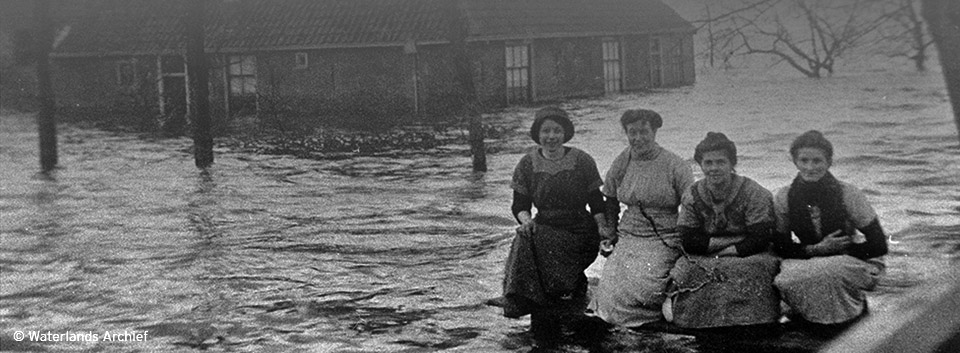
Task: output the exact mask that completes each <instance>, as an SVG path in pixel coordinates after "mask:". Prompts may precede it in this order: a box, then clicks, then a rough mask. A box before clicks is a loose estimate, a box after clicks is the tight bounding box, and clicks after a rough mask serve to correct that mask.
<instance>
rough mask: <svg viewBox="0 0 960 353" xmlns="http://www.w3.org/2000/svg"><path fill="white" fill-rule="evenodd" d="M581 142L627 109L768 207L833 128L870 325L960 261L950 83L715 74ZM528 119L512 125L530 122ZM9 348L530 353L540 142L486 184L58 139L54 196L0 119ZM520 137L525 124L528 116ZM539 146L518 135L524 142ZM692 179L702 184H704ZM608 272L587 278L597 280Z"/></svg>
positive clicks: (369, 165)
mask: <svg viewBox="0 0 960 353" xmlns="http://www.w3.org/2000/svg"><path fill="white" fill-rule="evenodd" d="M563 107H564V108H566V109H569V110H570V111H571V112H572V114H573V115H574V116H575V119H574V120H575V124H576V125H577V128H578V134H577V136H576V137H574V139H573V141H571V145H573V146H576V147H579V148H582V149H584V150H586V151H587V152H588V153H590V154H591V155H593V156H594V157H595V158H596V160H597V162H598V166H599V167H600V169H601V172H605V171H606V169H607V168H608V167H609V165H610V163H611V162H612V160H613V158H614V157H615V156H616V154H617V153H618V152H619V151H620V150H622V149H623V148H624V147H625V146H626V139H625V138H624V137H623V136H622V134H621V132H620V127H619V125H618V123H617V119H618V118H619V113H620V112H622V110H623V109H627V108H632V107H647V108H652V109H655V110H658V111H660V112H661V113H662V114H663V115H664V118H665V122H664V127H663V128H662V129H661V130H660V131H659V133H658V141H659V142H660V143H661V144H662V145H663V146H664V147H666V148H668V149H670V150H672V151H674V152H677V153H678V154H680V155H681V156H684V157H687V158H691V157H692V150H693V146H695V144H696V143H697V142H698V141H699V140H700V139H701V138H702V137H703V136H704V135H705V134H706V132H707V131H722V132H725V133H727V135H728V136H730V138H731V139H732V140H734V141H736V142H737V144H738V148H739V150H740V155H741V158H740V161H741V162H740V165H739V166H738V168H737V170H738V172H739V173H741V174H743V175H747V176H749V177H751V178H753V179H755V180H757V181H759V182H760V183H761V184H762V185H764V186H766V187H768V188H771V189H773V188H776V187H780V186H782V185H785V184H787V183H788V182H789V181H790V179H791V178H792V176H793V175H794V173H795V169H793V166H792V165H791V164H790V162H789V158H788V156H787V147H788V144H789V141H790V140H791V139H792V138H793V137H794V136H796V135H797V134H799V133H800V132H802V131H804V130H806V129H811V128H816V129H820V130H822V131H824V132H825V133H826V135H827V137H828V138H830V139H831V140H832V141H833V142H834V144H835V146H836V151H837V152H836V155H837V158H836V161H835V166H834V168H833V171H834V174H835V175H837V177H838V178H840V179H842V180H848V181H850V182H853V183H855V184H857V185H858V186H860V187H861V188H864V189H865V190H866V191H867V193H868V196H869V197H870V201H871V202H872V203H873V204H874V206H875V207H876V208H877V211H878V213H879V214H880V217H881V221H882V223H883V224H884V226H885V228H886V229H887V231H888V233H889V234H890V235H891V241H892V243H893V245H892V251H891V255H890V256H888V257H887V258H888V260H887V262H888V265H889V267H890V268H889V270H888V274H887V277H886V278H885V279H884V281H883V282H882V283H881V288H880V290H879V291H878V292H877V293H875V294H873V296H872V298H874V302H872V305H873V308H874V309H875V311H879V312H883V311H895V310H899V309H898V308H899V307H900V306H901V305H902V303H904V302H906V301H908V300H909V299H910V298H911V297H912V292H911V291H912V290H914V289H916V288H918V287H919V286H920V285H921V284H925V283H927V282H931V281H937V280H941V279H939V277H938V276H939V274H941V273H943V272H944V271H945V269H946V268H948V267H949V265H950V264H951V263H953V261H952V259H954V258H956V257H957V255H958V254H960V237H958V235H960V187H958V185H960V173H958V168H960V148H958V147H957V145H958V143H957V138H956V133H957V131H956V129H955V127H954V125H953V122H952V120H951V117H950V107H949V104H948V102H947V98H946V95H945V90H944V88H943V83H942V79H941V77H940V76H939V74H934V73H931V74H912V73H876V72H874V73H864V74H859V75H851V76H848V77H834V78H828V79H822V80H819V81H813V80H806V79H799V78H776V77H773V78H771V77H767V78H758V77H756V76H753V75H742V76H720V75H707V76H705V77H702V78H701V82H700V83H698V85H697V86H696V87H686V88H680V89H674V90H664V91H658V92H653V93H649V94H646V95H622V96H617V97H611V98H607V99H594V100H578V101H570V102H566V103H563ZM531 111H532V108H518V109H512V110H508V111H506V112H503V113H502V114H499V115H498V117H497V118H499V119H516V118H518V117H526V116H529V115H530V112H531ZM0 119H2V120H0V146H2V149H0V215H2V216H0V217H2V219H0V340H2V342H3V346H4V347H3V348H4V349H8V348H10V349H14V350H34V351H64V350H74V351H76V350H85V349H89V350H92V351H107V352H112V351H130V350H144V351H157V350H162V351H176V350H182V351H193V350H197V349H207V350H211V351H256V352H263V351H278V352H279V351H311V352H364V351H370V352H372V351H397V352H432V351H441V350H443V351H483V352H489V351H516V350H520V349H522V348H523V347H524V346H525V345H526V344H527V342H526V341H525V340H524V338H523V337H524V335H523V334H522V333H523V332H525V330H526V328H527V325H528V321H525V320H507V319H504V318H502V317H500V315H499V311H498V310H496V308H492V307H487V306H483V305H482V304H481V303H482V302H483V300H484V299H486V298H489V297H494V296H497V295H498V294H499V285H500V280H501V278H502V274H501V267H502V263H503V260H504V258H505V257H506V251H507V247H508V246H509V241H510V238H511V236H512V231H513V227H514V221H513V219H512V216H511V215H510V212H509V202H510V190H509V181H510V176H511V173H512V169H513V167H514V165H515V164H516V163H517V161H518V160H519V158H520V156H521V154H520V153H521V149H520V148H519V147H518V146H527V145H530V143H529V142H530V141H529V139H528V138H527V137H525V135H523V134H522V133H520V134H518V135H517V136H516V137H514V138H513V140H510V141H501V142H498V145H497V147H498V150H500V151H501V152H499V153H497V154H494V155H490V156H489V157H488V158H489V163H490V170H491V171H490V172H488V173H485V174H482V175H475V174H473V173H471V172H470V171H469V170H470V160H469V158H467V157H465V156H461V155H458V154H450V153H427V154H422V155H405V156H403V157H360V158H354V159H345V160H336V161H316V160H305V159H297V158H293V157H286V156H265V155H255V154H250V153H244V152H240V151H233V150H229V149H227V148H220V149H218V150H217V160H216V164H215V166H214V167H213V168H212V169H211V170H210V172H209V174H202V173H200V172H198V171H197V169H196V168H194V166H193V161H192V154H191V153H190V150H189V149H190V146H191V141H190V140H187V139H172V140H171V139H159V140H158V139H151V138H146V137H141V136H137V135H131V134H124V133H111V132H102V131H96V130H88V129H79V128H72V127H67V126H62V127H61V129H60V132H61V134H60V164H61V165H62V167H63V169H61V170H59V171H58V172H57V173H56V180H53V181H51V180H43V179H42V178H37V177H35V175H34V173H35V172H36V170H37V168H38V167H37V165H38V163H37V152H36V146H37V140H36V126H35V125H34V123H33V121H32V116H29V115H24V114H5V115H3V116H2V118H0ZM523 121H524V123H523V124H522V127H521V130H523V129H526V128H527V127H528V126H529V125H528V124H529V119H526V118H524V120H523ZM521 132H522V131H521ZM695 170H697V175H698V176H699V175H700V173H699V170H698V168H696V169H695ZM602 265H603V262H602V261H598V262H597V263H596V264H595V265H594V266H593V267H592V268H591V269H590V270H588V273H589V274H591V275H592V276H596V275H597V274H599V269H600V268H601V267H602ZM29 330H40V331H44V332H45V331H51V332H53V333H59V332H83V333H86V332H93V333H102V332H104V331H112V332H116V331H123V330H127V331H141V332H142V331H144V330H146V331H148V335H149V336H148V339H146V340H145V341H143V342H104V341H99V342H43V343H38V342H27V341H24V342H16V341H14V340H11V338H13V337H14V332H15V331H29Z"/></svg>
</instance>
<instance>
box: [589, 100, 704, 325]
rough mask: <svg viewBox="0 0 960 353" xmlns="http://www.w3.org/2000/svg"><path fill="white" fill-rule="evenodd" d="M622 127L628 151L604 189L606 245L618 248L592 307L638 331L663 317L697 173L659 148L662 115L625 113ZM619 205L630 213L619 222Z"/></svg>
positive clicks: (606, 267) (611, 320) (615, 165)
mask: <svg viewBox="0 0 960 353" xmlns="http://www.w3.org/2000/svg"><path fill="white" fill-rule="evenodd" d="M620 125H622V126H623V130H624V132H626V135H627V139H628V140H629V142H630V147H628V148H626V149H625V150H624V151H623V152H622V153H620V155H619V156H617V158H616V159H615V160H614V161H613V164H612V165H611V166H610V170H609V171H608V172H607V176H606V181H605V183H604V185H603V194H604V195H605V196H606V197H607V202H606V204H607V215H608V217H609V218H610V222H611V223H612V225H614V226H616V232H615V233H613V234H612V237H610V238H608V239H604V240H603V245H602V247H610V246H613V245H614V244H615V245H616V249H615V250H613V253H612V254H611V255H610V257H609V258H608V259H607V262H606V264H604V266H603V273H602V278H601V280H600V284H599V286H598V288H597V295H596V301H595V302H594V303H593V309H594V311H595V312H596V314H597V315H598V316H599V317H600V318H602V319H603V320H605V321H607V322H608V323H611V324H616V325H622V326H627V327H636V326H640V325H643V324H646V323H650V322H655V321H659V320H661V319H662V318H663V314H662V307H663V303H664V300H665V299H666V297H665V295H664V290H665V289H666V286H667V278H668V275H669V273H670V269H671V268H673V265H674V263H675V262H676V260H677V258H678V257H679V256H680V239H679V234H678V233H677V210H678V206H679V205H680V197H681V196H682V195H683V192H684V190H686V189H687V188H688V187H690V185H691V184H693V171H692V170H691V169H690V165H689V164H687V162H685V161H684V160H683V159H682V158H680V156H677V155H676V154H674V153H671V152H670V151H667V150H665V149H663V148H662V147H660V145H658V144H657V142H656V136H657V130H658V129H660V127H661V126H662V125H663V118H661V117H660V114H657V113H656V112H654V111H652V110H643V109H641V110H627V111H626V112H624V113H623V116H621V117H620ZM621 202H622V203H624V204H626V205H627V210H626V211H625V212H624V214H623V219H620V220H617V215H619V213H620V203H621Z"/></svg>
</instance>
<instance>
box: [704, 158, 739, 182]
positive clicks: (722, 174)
mask: <svg viewBox="0 0 960 353" xmlns="http://www.w3.org/2000/svg"><path fill="white" fill-rule="evenodd" d="M700 170H702V171H703V176H704V177H706V180H707V183H709V184H710V185H713V186H722V185H726V184H727V183H728V182H729V181H730V179H731V178H733V163H731V162H730V158H727V154H726V152H724V151H722V150H717V151H708V152H705V153H704V154H703V159H701V160H700Z"/></svg>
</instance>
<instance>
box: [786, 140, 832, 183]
mask: <svg viewBox="0 0 960 353" xmlns="http://www.w3.org/2000/svg"><path fill="white" fill-rule="evenodd" d="M790 157H791V158H792V159H793V165H795V166H796V167H797V170H798V171H799V172H800V173H799V174H800V177H801V178H803V180H806V181H817V180H820V178H823V176H824V175H826V174H827V170H828V169H830V166H831V165H833V144H831V143H830V141H828V140H827V138H826V137H823V134H822V133H820V131H817V130H810V131H807V132H804V133H803V134H802V135H800V136H798V137H797V138H796V139H794V140H793V143H791V144H790Z"/></svg>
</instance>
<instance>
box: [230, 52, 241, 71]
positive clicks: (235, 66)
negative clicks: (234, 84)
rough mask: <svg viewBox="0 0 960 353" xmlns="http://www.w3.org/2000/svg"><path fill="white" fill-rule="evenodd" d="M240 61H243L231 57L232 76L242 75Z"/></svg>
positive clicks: (237, 57)
mask: <svg viewBox="0 0 960 353" xmlns="http://www.w3.org/2000/svg"><path fill="white" fill-rule="evenodd" d="M240 61H241V59H240V57H239V56H231V57H230V74H231V75H239V74H240V73H241V71H240Z"/></svg>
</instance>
